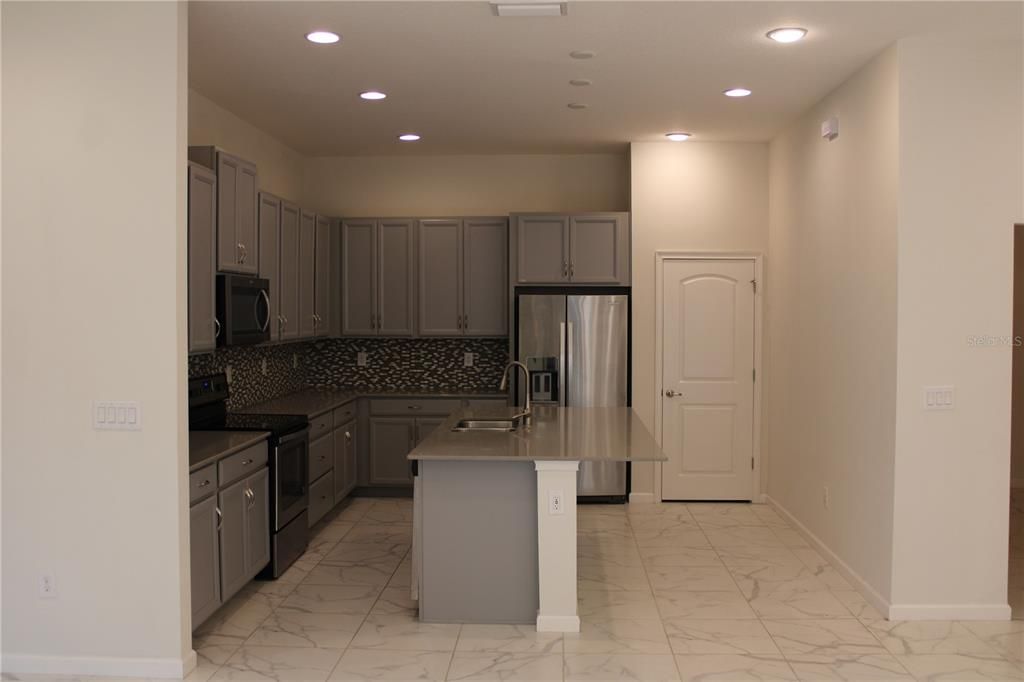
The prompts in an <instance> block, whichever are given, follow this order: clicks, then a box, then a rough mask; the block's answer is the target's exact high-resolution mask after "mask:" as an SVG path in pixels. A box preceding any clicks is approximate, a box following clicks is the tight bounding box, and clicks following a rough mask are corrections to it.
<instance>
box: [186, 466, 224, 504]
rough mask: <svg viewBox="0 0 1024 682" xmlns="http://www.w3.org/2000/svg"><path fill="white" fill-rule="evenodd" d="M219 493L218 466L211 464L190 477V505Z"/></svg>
mask: <svg viewBox="0 0 1024 682" xmlns="http://www.w3.org/2000/svg"><path fill="white" fill-rule="evenodd" d="M214 492H217V465H216V464H211V465H210V466H208V467H203V468H202V469H200V470H199V471H195V472H193V473H191V474H189V475H188V503H189V504H195V503H196V502H198V501H199V500H201V499H203V498H204V497H206V496H207V495H209V494H210V493H214Z"/></svg>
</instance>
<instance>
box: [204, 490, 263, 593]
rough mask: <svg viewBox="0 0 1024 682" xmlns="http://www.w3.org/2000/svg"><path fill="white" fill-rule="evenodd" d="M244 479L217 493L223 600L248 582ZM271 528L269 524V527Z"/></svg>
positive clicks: (246, 503)
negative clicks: (219, 513)
mask: <svg viewBox="0 0 1024 682" xmlns="http://www.w3.org/2000/svg"><path fill="white" fill-rule="evenodd" d="M246 486H247V481H246V480H245V479H243V480H241V481H239V482H238V483H235V484H234V485H230V486H228V487H227V488H224V489H223V490H221V491H220V493H219V494H218V495H217V506H218V507H219V508H220V511H221V514H222V517H221V522H220V582H221V590H220V591H221V599H222V600H223V601H227V600H228V599H230V598H231V597H232V596H233V595H234V594H235V593H236V592H238V590H240V589H242V587H244V586H245V584H246V583H247V582H249V573H248V570H247V569H248V561H247V560H246V559H247V551H246V545H247V544H248V543H247V539H246V516H247V515H248V509H247V506H248V502H249V500H248V498H247V497H246V495H245V490H246ZM268 528H269V527H268Z"/></svg>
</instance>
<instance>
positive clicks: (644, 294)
mask: <svg viewBox="0 0 1024 682" xmlns="http://www.w3.org/2000/svg"><path fill="white" fill-rule="evenodd" d="M630 158H631V163H630V169H631V170H630V173H631V201H632V221H633V245H632V247H633V351H632V355H633V357H632V362H633V407H634V409H635V410H636V412H637V414H638V415H639V416H640V418H641V419H642V420H643V421H644V423H645V424H646V425H647V427H648V428H650V429H651V430H652V431H653V430H654V410H655V407H656V404H657V403H656V396H655V395H654V391H655V374H654V369H655V364H654V363H655V357H654V348H655V310H654V291H655V284H656V283H655V278H654V262H655V252H657V251H659V250H676V251H698V252H707V251H744V252H760V253H764V252H767V250H768V145H767V144H759V143H742V142H721V143H719V142H694V141H691V142H644V143H634V144H633V145H632V146H631V147H630ZM766 267H767V269H768V271H769V272H770V271H771V267H772V266H771V263H770V262H769V263H768V264H767V266H766ZM769 278H770V276H769ZM656 435H657V436H658V437H659V439H660V434H656ZM653 466H654V465H649V464H647V465H639V464H638V465H634V466H633V485H632V488H633V490H632V492H633V493H634V494H635V495H639V494H644V493H653V492H655V491H654V468H653ZM637 499H642V498H637Z"/></svg>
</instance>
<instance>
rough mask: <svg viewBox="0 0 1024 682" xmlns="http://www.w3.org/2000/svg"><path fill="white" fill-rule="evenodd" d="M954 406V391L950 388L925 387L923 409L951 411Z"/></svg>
mask: <svg viewBox="0 0 1024 682" xmlns="http://www.w3.org/2000/svg"><path fill="white" fill-rule="evenodd" d="M954 404H955V391H954V389H953V387H952V386H925V387H924V409H926V410H952V409H953V406H954Z"/></svg>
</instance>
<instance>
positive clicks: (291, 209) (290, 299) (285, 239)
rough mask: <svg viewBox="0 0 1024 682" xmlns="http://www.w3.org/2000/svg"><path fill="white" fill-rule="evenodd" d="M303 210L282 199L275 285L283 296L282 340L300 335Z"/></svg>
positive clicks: (281, 297)
mask: <svg viewBox="0 0 1024 682" xmlns="http://www.w3.org/2000/svg"><path fill="white" fill-rule="evenodd" d="M300 213H301V211H300V210H299V207H298V206H296V205H295V204H289V203H288V202H287V201H282V202H281V235H280V239H279V240H278V244H279V249H280V257H279V258H280V261H281V267H280V270H279V272H280V276H279V277H278V280H277V281H276V282H271V283H270V288H271V289H273V288H274V287H275V286H276V287H277V290H278V292H279V295H280V301H281V303H280V307H279V310H280V311H281V317H280V318H279V319H278V321H277V323H278V326H279V327H280V330H281V332H280V337H279V338H280V339H281V340H282V341H291V340H294V339H297V338H299V214H300Z"/></svg>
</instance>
